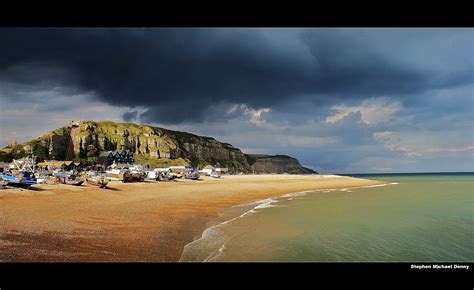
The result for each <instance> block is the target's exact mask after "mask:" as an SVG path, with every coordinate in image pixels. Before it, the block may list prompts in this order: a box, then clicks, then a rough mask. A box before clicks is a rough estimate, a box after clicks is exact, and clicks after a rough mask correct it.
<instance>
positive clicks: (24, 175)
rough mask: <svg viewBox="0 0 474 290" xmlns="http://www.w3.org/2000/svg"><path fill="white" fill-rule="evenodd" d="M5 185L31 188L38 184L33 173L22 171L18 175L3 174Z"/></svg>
mask: <svg viewBox="0 0 474 290" xmlns="http://www.w3.org/2000/svg"><path fill="white" fill-rule="evenodd" d="M0 176H1V177H2V180H3V183H5V184H6V185H17V186H25V187H29V186H31V185H33V184H36V183H37V180H36V177H35V175H34V173H33V172H31V171H20V172H18V174H15V175H13V174H8V173H1V174H0Z"/></svg>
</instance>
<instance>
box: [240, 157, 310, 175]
mask: <svg viewBox="0 0 474 290" xmlns="http://www.w3.org/2000/svg"><path fill="white" fill-rule="evenodd" d="M247 160H248V161H249V163H250V164H251V166H252V171H253V172H254V173H277V174H281V173H288V174H315V173H316V174H317V173H318V172H316V171H314V170H312V169H309V168H306V167H303V166H301V164H300V163H299V161H298V160H297V159H295V158H293V157H290V156H286V155H274V156H270V155H261V154H259V155H257V154H247Z"/></svg>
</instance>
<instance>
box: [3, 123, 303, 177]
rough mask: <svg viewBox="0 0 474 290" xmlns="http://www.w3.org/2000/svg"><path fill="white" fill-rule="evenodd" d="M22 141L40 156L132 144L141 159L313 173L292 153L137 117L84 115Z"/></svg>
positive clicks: (93, 152)
mask: <svg viewBox="0 0 474 290" xmlns="http://www.w3.org/2000/svg"><path fill="white" fill-rule="evenodd" d="M20 147H22V148H23V149H24V150H25V151H26V152H29V151H30V150H33V152H34V154H35V155H36V156H37V157H40V159H57V160H72V159H76V160H78V159H81V160H94V158H96V157H97V156H98V155H99V153H100V152H101V151H109V150H110V151H115V150H119V149H126V150H132V151H133V152H134V154H135V160H137V162H148V163H153V162H156V161H162V160H168V161H170V162H175V163H173V164H191V165H195V166H200V167H201V168H202V167H204V166H206V165H213V166H215V165H217V166H221V167H227V168H229V171H230V173H239V172H243V173H252V172H255V173H299V174H301V173H310V172H309V171H308V170H307V169H305V168H303V167H302V166H301V165H300V164H299V162H298V160H296V159H294V158H291V157H288V156H266V157H262V156H261V155H254V156H253V155H246V154H244V153H243V152H242V151H240V149H238V148H235V147H233V146H232V145H231V144H228V143H222V142H219V141H217V140H216V139H214V138H212V137H204V136H197V135H194V134H190V133H186V132H178V131H172V130H167V129H164V128H159V127H154V126H149V125H137V124H133V123H114V122H110V121H102V122H93V121H83V122H79V124H75V125H74V126H73V125H70V126H66V127H63V128H59V129H56V130H54V131H51V132H48V133H47V134H44V135H42V136H40V137H38V138H37V139H34V140H31V141H29V142H27V143H25V144H21V145H20ZM3 150H5V149H3ZM176 162H178V163H176Z"/></svg>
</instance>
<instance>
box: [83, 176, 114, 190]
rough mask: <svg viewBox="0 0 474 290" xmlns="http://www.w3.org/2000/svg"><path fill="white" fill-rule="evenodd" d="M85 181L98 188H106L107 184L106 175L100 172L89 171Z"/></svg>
mask: <svg viewBox="0 0 474 290" xmlns="http://www.w3.org/2000/svg"><path fill="white" fill-rule="evenodd" d="M86 182H87V183H88V184H90V185H94V186H98V187H99V188H106V187H107V184H108V183H109V180H108V179H107V177H106V176H104V175H102V174H93V173H90V174H89V175H88V176H87V177H86Z"/></svg>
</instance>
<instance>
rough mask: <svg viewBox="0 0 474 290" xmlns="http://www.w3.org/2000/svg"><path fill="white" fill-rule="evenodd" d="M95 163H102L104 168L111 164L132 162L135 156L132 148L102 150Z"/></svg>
mask: <svg viewBox="0 0 474 290" xmlns="http://www.w3.org/2000/svg"><path fill="white" fill-rule="evenodd" d="M97 163H99V164H102V165H103V166H104V167H105V168H107V167H109V166H111V165H112V164H114V163H115V164H122V163H125V164H133V163H135V158H134V155H133V151H132V150H124V149H121V150H117V151H104V152H102V153H100V154H99V157H98V158H97Z"/></svg>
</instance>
